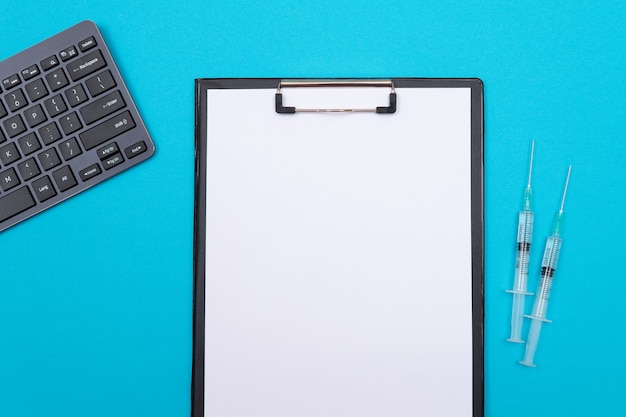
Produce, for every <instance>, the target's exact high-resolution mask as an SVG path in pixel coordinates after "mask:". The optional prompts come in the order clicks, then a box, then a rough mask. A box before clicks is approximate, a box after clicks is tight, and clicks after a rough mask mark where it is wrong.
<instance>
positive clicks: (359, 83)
mask: <svg viewBox="0 0 626 417" xmlns="http://www.w3.org/2000/svg"><path fill="white" fill-rule="evenodd" d="M288 87H289V88H291V87H389V88H390V89H391V93H389V105H388V106H386V107H385V106H381V107H373V108H351V109H302V108H296V107H285V106H283V94H282V93H281V89H282V88H288ZM395 112H396V88H395V86H394V84H393V81H392V80H303V81H296V80H293V81H280V82H279V83H278V89H277V90H276V113H280V114H293V113H380V114H391V113H395Z"/></svg>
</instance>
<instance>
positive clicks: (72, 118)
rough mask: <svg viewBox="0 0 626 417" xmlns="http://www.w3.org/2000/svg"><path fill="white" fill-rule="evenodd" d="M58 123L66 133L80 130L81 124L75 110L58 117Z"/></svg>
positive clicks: (69, 133)
mask: <svg viewBox="0 0 626 417" xmlns="http://www.w3.org/2000/svg"><path fill="white" fill-rule="evenodd" d="M59 124H60V125H61V129H63V132H65V134H66V135H71V134H72V133H74V132H76V131H77V130H80V128H81V127H83V125H82V124H81V123H80V120H79V119H78V115H77V114H76V112H72V113H70V114H68V115H67V116H63V117H61V118H60V119H59Z"/></svg>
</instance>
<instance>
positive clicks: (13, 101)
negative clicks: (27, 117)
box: [4, 88, 28, 111]
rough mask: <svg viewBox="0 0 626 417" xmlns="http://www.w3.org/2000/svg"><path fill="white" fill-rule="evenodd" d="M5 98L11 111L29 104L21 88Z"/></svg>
mask: <svg viewBox="0 0 626 417" xmlns="http://www.w3.org/2000/svg"><path fill="white" fill-rule="evenodd" d="M4 100H5V101H6V102H7V106H9V110H11V111H16V110H19V109H21V108H22V107H24V106H26V105H27V104H28V101H26V97H25V96H24V92H23V91H22V89H21V88H20V89H18V90H15V91H14V92H12V93H9V94H7V95H6V96H4Z"/></svg>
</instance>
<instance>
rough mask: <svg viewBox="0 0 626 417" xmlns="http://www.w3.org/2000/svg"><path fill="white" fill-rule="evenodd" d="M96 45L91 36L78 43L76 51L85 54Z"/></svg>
mask: <svg viewBox="0 0 626 417" xmlns="http://www.w3.org/2000/svg"><path fill="white" fill-rule="evenodd" d="M97 45H98V43H97V42H96V39H95V38H94V37H93V36H90V37H88V38H87V39H85V40H84V41H80V42H78V49H80V51H81V52H85V51H88V50H90V49H91V48H95V47H96V46H97Z"/></svg>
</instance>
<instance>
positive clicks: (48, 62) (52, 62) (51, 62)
mask: <svg viewBox="0 0 626 417" xmlns="http://www.w3.org/2000/svg"><path fill="white" fill-rule="evenodd" d="M39 64H40V65H41V68H43V70H44V71H48V70H49V69H52V68H54V67H56V66H57V65H59V60H58V59H57V57H56V56H54V55H52V56H49V57H48V58H46V59H44V60H43V61H41V62H40V63H39Z"/></svg>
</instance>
